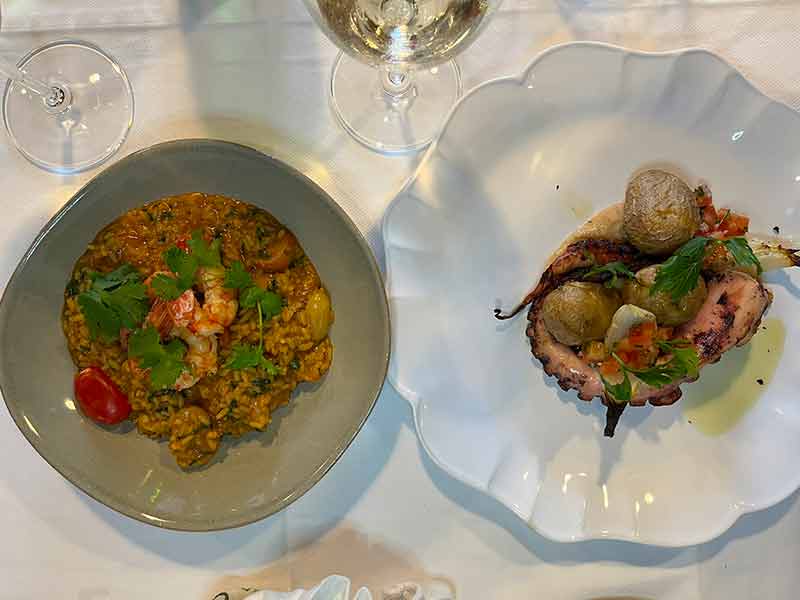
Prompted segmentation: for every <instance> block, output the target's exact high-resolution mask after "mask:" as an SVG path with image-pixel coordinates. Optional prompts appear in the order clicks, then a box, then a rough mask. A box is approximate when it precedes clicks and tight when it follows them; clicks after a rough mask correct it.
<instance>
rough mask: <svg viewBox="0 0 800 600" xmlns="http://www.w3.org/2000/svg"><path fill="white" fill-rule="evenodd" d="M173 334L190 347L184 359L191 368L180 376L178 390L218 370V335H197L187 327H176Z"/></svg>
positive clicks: (190, 385)
mask: <svg viewBox="0 0 800 600" xmlns="http://www.w3.org/2000/svg"><path fill="white" fill-rule="evenodd" d="M172 335H173V336H175V337H177V338H180V339H182V340H183V341H184V342H186V345H187V346H188V347H189V349H188V350H187V352H186V356H184V361H185V362H186V363H187V366H188V367H190V368H189V369H184V371H182V372H181V374H180V375H179V376H178V379H177V381H176V382H175V389H176V390H178V391H180V390H185V389H188V388H190V387H192V386H193V385H194V384H195V383H197V382H198V381H200V379H201V378H202V377H205V376H206V375H210V374H213V373H216V372H217V336H215V335H208V336H205V335H195V334H193V333H192V332H191V331H189V329H188V328H186V327H176V328H175V329H173V330H172Z"/></svg>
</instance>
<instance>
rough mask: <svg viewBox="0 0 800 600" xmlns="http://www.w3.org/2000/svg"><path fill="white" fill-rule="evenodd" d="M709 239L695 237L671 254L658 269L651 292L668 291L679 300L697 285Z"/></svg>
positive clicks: (674, 298)
mask: <svg viewBox="0 0 800 600" xmlns="http://www.w3.org/2000/svg"><path fill="white" fill-rule="evenodd" d="M709 241H710V240H709V239H708V238H705V237H695V238H692V239H690V240H689V241H688V242H686V243H685V244H684V245H683V246H681V247H680V248H678V250H677V251H676V252H675V254H673V255H672V256H670V257H669V258H668V259H667V260H666V262H664V264H663V265H661V267H660V268H659V269H658V273H656V280H655V283H654V284H653V286H652V287H651V288H650V294H651V295H652V294H655V293H657V292H662V291H663V292H667V293H668V294H669V295H670V296H672V299H673V300H674V301H675V302H677V301H678V300H680V299H681V298H683V297H684V296H685V295H686V294H688V293H689V292H691V291H692V290H693V289H694V288H696V287H697V281H698V280H699V278H700V269H701V267H702V266H703V257H704V256H705V250H706V246H707V245H708V243H709Z"/></svg>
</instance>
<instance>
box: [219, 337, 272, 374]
mask: <svg viewBox="0 0 800 600" xmlns="http://www.w3.org/2000/svg"><path fill="white" fill-rule="evenodd" d="M224 366H225V368H226V369H234V370H239V369H250V368H257V367H261V368H263V369H264V370H265V371H266V372H267V375H269V376H270V377H274V376H275V375H277V374H278V368H277V367H276V366H275V365H274V364H273V362H272V361H270V360H267V359H266V358H264V353H263V351H262V348H261V347H259V346H251V345H249V344H236V345H235V346H234V347H233V348H232V350H231V355H230V357H228V360H227V361H226V362H225V365H224Z"/></svg>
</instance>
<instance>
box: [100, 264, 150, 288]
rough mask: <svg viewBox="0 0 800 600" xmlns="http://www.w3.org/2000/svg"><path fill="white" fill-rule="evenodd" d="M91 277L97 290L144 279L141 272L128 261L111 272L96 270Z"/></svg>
mask: <svg viewBox="0 0 800 600" xmlns="http://www.w3.org/2000/svg"><path fill="white" fill-rule="evenodd" d="M90 277H91V279H92V287H93V288H94V289H97V290H110V289H113V288H116V287H119V286H122V285H125V284H126V283H139V282H140V281H141V280H142V278H141V276H140V275H139V272H138V271H137V270H136V269H134V268H133V267H132V266H131V265H129V264H127V263H125V264H124V265H122V266H121V267H119V268H117V269H115V270H113V271H111V272H110V273H105V274H103V273H97V272H94V273H92V274H91V275H90Z"/></svg>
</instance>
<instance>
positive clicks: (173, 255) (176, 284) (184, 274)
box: [150, 246, 199, 300]
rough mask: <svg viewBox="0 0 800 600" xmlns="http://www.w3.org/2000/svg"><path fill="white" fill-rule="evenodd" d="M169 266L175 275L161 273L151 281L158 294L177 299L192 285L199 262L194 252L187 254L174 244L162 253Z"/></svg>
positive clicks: (167, 298) (162, 296)
mask: <svg viewBox="0 0 800 600" xmlns="http://www.w3.org/2000/svg"><path fill="white" fill-rule="evenodd" d="M162 256H163V258H164V262H165V263H166V264H167V267H169V269H170V270H171V271H172V272H173V273H174V274H175V276H174V277H173V276H170V275H166V274H164V273H159V274H158V275H156V276H155V277H153V280H152V281H151V282H150V285H151V287H152V288H153V291H154V292H155V293H156V296H158V297H159V298H163V299H164V300H177V299H178V298H179V297H180V295H181V294H182V293H183V292H185V291H186V290H188V289H189V288H191V287H192V285H193V284H194V276H195V274H196V273H197V269H198V267H199V262H198V259H197V257H196V256H194V255H193V254H187V253H186V252H184V251H183V250H181V249H180V248H178V247H176V246H172V247H171V248H169V249H167V250H166V252H164V254H163V255H162Z"/></svg>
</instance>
